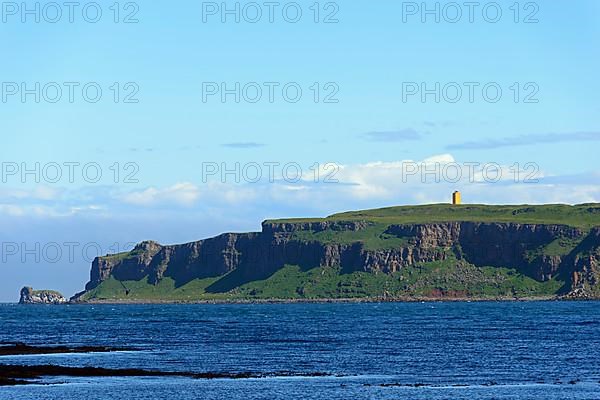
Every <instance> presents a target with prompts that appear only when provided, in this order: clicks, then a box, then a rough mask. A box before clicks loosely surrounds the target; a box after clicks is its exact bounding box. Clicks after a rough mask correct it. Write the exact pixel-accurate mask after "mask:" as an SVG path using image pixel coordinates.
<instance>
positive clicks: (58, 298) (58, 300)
mask: <svg viewBox="0 0 600 400" xmlns="http://www.w3.org/2000/svg"><path fill="white" fill-rule="evenodd" d="M66 302H67V299H66V298H65V297H64V296H63V295H62V294H60V293H59V292H56V291H54V290H33V288H31V287H28V286H26V287H24V288H23V289H21V298H20V299H19V304H64V303H66Z"/></svg>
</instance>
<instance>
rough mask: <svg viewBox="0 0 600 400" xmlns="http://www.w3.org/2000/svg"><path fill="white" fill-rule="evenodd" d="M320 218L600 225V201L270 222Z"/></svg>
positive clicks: (403, 209) (397, 210) (412, 209)
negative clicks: (574, 204)
mask: <svg viewBox="0 0 600 400" xmlns="http://www.w3.org/2000/svg"><path fill="white" fill-rule="evenodd" d="M319 221H371V222H374V223H381V224H388V225H389V224H411V223H415V224H418V223H431V222H455V221H471V222H516V223H526V224H557V225H569V226H574V227H580V228H589V227H593V226H600V204H597V203H593V204H580V205H577V206H569V205H563V204H548V205H482V204H465V205H460V206H453V205H450V204H429V205H423V206H400V207H388V208H380V209H374V210H364V211H352V212H346V213H341V214H334V215H331V216H329V217H327V218H303V219H282V220H269V221H267V222H268V223H282V222H288V223H293V222H319Z"/></svg>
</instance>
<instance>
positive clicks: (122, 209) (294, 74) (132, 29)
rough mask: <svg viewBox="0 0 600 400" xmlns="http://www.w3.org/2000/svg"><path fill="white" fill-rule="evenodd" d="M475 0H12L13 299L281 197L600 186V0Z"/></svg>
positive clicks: (268, 206) (317, 205)
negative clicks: (104, 258) (139, 246)
mask: <svg viewBox="0 0 600 400" xmlns="http://www.w3.org/2000/svg"><path fill="white" fill-rule="evenodd" d="M467 4H469V3H467ZM472 4H473V5H472V6H468V5H465V3H463V2H446V1H442V2H434V1H430V2H421V1H419V2H401V1H384V0H379V1H375V2H366V1H349V0H342V1H337V2H327V1H323V2H315V1H312V0H311V1H306V2H305V1H298V2H285V1H284V2H271V3H269V2H248V1H242V2H233V1H231V2H221V1H219V2H200V1H185V0H182V1H179V2H177V3H176V4H164V2H151V1H138V2H121V3H115V2H114V1H110V2H108V1H106V2H105V1H98V2H79V3H76V4H75V5H74V6H67V5H65V3H62V2H44V1H42V2H27V1H26V2H24V3H21V2H2V3H1V4H0V7H1V16H0V17H1V19H0V51H1V54H2V62H1V63H0V82H1V85H2V86H1V93H0V131H1V134H2V139H3V140H2V144H1V146H0V167H1V171H0V172H1V176H0V223H1V224H2V226H3V229H2V230H1V233H0V243H1V248H0V258H1V268H2V269H1V270H0V277H1V278H2V279H0V301H3V302H10V301H15V300H17V299H18V291H19V289H20V288H21V287H22V286H24V285H30V286H33V287H34V288H41V289H43V288H47V289H57V290H60V291H62V292H63V293H64V294H65V295H67V296H71V295H73V294H74V293H75V292H77V291H80V290H82V289H83V287H84V285H85V282H86V281H87V279H88V276H89V269H90V263H91V260H92V259H93V257H94V256H96V255H100V254H106V253H114V252H118V251H125V250H128V249H130V248H131V247H132V246H133V244H134V243H136V242H139V241H142V240H147V239H153V240H157V241H159V242H161V243H164V244H171V243H183V242H187V241H192V240H198V239H202V238H205V237H208V236H212V235H216V234H219V233H222V232H230V231H248V230H251V231H256V230H260V223H261V221H263V220H264V219H267V218H278V217H305V216H326V215H330V214H332V213H335V212H340V211H347V210H355V209H362V208H375V207H384V206H391V205H402V204H423V203H436V202H448V201H449V200H450V194H451V193H452V191H454V190H461V191H462V192H463V198H464V201H466V202H470V203H486V204H525V203H531V204H539V203H567V204H579V203H586V202H598V201H600V169H599V168H598V162H597V154H598V150H599V149H600V124H599V122H600V121H599V119H600V101H599V100H598V93H600V80H599V79H598V78H597V71H599V70H600V56H599V53H598V51H597V44H598V43H599V42H600V24H599V23H598V15H600V14H599V12H600V3H598V2H597V1H594V0H589V1H588V0H578V1H574V2H567V1H550V0H544V1H536V2H514V1H513V0H511V1H498V2H473V3H472Z"/></svg>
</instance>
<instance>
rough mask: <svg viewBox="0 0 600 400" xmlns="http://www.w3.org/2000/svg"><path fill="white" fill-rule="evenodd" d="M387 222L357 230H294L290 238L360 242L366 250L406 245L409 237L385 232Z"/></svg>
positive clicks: (342, 242)
mask: <svg viewBox="0 0 600 400" xmlns="http://www.w3.org/2000/svg"><path fill="white" fill-rule="evenodd" d="M387 228H388V225H387V224H381V223H372V224H370V225H369V226H368V227H367V228H365V229H361V230H359V231H339V230H331V229H327V230H323V231H318V232H315V231H311V230H303V231H295V232H294V233H293V234H292V237H291V238H292V239H294V240H299V241H302V242H311V241H317V242H320V243H325V244H352V243H357V242H360V243H362V244H363V245H364V248H365V249H366V250H379V249H394V248H395V249H397V248H399V247H406V246H407V245H408V244H409V241H410V238H408V237H398V236H396V235H390V234H387V233H385V231H386V230H387Z"/></svg>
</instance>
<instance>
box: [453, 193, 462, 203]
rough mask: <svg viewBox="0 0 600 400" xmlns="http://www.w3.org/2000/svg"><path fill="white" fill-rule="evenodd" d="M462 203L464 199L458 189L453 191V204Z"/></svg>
mask: <svg viewBox="0 0 600 400" xmlns="http://www.w3.org/2000/svg"><path fill="white" fill-rule="evenodd" d="M461 203H462V200H461V198H460V192H458V191H456V192H454V193H452V204H454V205H455V206H458V205H460V204H461Z"/></svg>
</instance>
